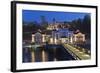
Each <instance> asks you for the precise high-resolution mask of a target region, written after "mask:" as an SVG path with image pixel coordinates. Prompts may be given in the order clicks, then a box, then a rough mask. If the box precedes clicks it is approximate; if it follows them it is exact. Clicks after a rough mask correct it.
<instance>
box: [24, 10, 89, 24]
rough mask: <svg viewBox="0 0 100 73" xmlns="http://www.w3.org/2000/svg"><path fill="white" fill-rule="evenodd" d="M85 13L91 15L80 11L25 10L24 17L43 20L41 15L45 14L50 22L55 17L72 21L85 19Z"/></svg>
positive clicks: (25, 18)
mask: <svg viewBox="0 0 100 73" xmlns="http://www.w3.org/2000/svg"><path fill="white" fill-rule="evenodd" d="M85 15H90V14H89V13H78V12H56V11H36V10H23V11H22V18H23V21H25V22H34V21H37V22H38V23H40V22H41V16H45V19H46V21H48V22H49V23H52V22H53V18H55V20H56V21H59V22H63V21H68V22H70V21H72V20H75V19H79V18H81V19H83V18H84V16H85Z"/></svg>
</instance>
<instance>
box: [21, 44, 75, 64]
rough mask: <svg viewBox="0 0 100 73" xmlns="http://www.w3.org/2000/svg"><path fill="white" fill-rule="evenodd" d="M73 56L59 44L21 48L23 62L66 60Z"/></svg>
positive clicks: (71, 58)
mask: <svg viewBox="0 0 100 73" xmlns="http://www.w3.org/2000/svg"><path fill="white" fill-rule="evenodd" d="M67 60H74V58H73V57H72V56H71V55H70V54H69V53H68V51H66V50H65V49H64V47H63V46H61V45H44V46H41V47H37V48H23V62H24V63H25V62H46V61H67Z"/></svg>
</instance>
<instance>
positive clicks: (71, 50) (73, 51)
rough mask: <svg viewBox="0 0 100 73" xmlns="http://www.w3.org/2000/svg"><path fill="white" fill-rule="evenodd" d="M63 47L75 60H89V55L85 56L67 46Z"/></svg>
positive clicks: (81, 52) (83, 53)
mask: <svg viewBox="0 0 100 73" xmlns="http://www.w3.org/2000/svg"><path fill="white" fill-rule="evenodd" d="M63 46H64V48H65V49H66V50H67V51H68V52H69V53H70V54H71V55H72V56H74V58H75V59H79V60H87V59H90V58H91V57H90V55H89V54H86V53H85V52H83V51H80V50H78V49H77V48H75V47H73V46H71V45H69V44H63Z"/></svg>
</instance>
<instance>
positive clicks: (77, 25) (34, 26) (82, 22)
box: [23, 15, 91, 38]
mask: <svg viewBox="0 0 100 73" xmlns="http://www.w3.org/2000/svg"><path fill="white" fill-rule="evenodd" d="M41 21H42V22H41V23H38V22H36V21H33V22H25V21H23V33H24V34H31V33H32V32H35V31H37V30H38V29H40V30H46V28H47V26H48V25H49V24H48V22H47V21H46V20H45V17H44V18H43V19H42V20H41ZM52 23H53V22H52ZM63 23H64V25H67V26H68V27H66V28H69V30H72V31H76V30H77V29H78V30H80V31H81V32H82V33H84V34H86V36H87V37H88V38H90V34H91V18H90V15H85V16H84V18H83V19H81V18H79V19H75V20H73V21H71V22H66V21H65V22H63Z"/></svg>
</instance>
